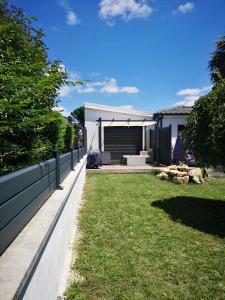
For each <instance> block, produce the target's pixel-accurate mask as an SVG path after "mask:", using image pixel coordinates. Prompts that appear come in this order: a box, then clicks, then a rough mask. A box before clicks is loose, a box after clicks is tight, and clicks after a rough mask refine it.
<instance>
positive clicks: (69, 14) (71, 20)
mask: <svg viewBox="0 0 225 300" xmlns="http://www.w3.org/2000/svg"><path fill="white" fill-rule="evenodd" d="M58 3H59V5H60V6H61V7H62V8H64V10H65V11H66V23H67V24H68V25H70V26H74V25H76V24H77V23H79V19H78V17H77V15H76V13H75V11H74V10H73V9H72V7H71V5H70V1H69V0H58Z"/></svg>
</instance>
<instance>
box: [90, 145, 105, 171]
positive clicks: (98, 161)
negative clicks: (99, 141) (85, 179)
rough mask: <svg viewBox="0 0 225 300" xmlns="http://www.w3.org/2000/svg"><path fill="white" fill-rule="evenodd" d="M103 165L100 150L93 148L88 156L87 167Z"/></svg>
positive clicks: (95, 167) (93, 167)
mask: <svg viewBox="0 0 225 300" xmlns="http://www.w3.org/2000/svg"><path fill="white" fill-rule="evenodd" d="M100 165H102V157H101V153H100V151H99V150H91V151H90V152H89V153H88V157H87V168H88V169H97V168H98V167H99V166H100Z"/></svg>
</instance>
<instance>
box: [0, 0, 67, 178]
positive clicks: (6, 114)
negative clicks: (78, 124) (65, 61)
mask: <svg viewBox="0 0 225 300" xmlns="http://www.w3.org/2000/svg"><path fill="white" fill-rule="evenodd" d="M33 21H34V18H30V17H27V16H25V14H24V12H23V11H22V9H18V8H16V7H14V6H9V5H8V3H7V1H5V0H4V1H1V3H0V36H1V38H0V120H1V121H0V173H4V172H7V171H11V170H14V169H17V168H20V167H23V166H26V165H29V164H32V163H35V162H37V161H40V160H41V159H45V158H47V157H48V156H49V154H50V153H51V151H52V150H53V149H55V147H58V148H59V149H60V150H61V149H63V147H64V142H63V137H62V135H63V131H64V125H63V123H62V122H63V120H62V118H61V119H60V117H59V115H58V114H56V113H55V112H53V111H52V109H53V107H54V106H55V105H56V104H57V100H56V99H57V98H56V97H57V95H58V94H59V89H60V86H61V85H63V84H70V83H71V82H69V81H68V80H67V77H68V76H67V73H66V72H65V71H64V70H63V68H62V67H61V65H60V61H56V60H55V61H51V60H49V58H48V53H47V48H46V46H45V44H44V42H43V40H42V39H43V37H44V34H43V32H42V31H41V30H39V29H36V28H34V27H33V26H32V23H33ZM71 84H72V83H71ZM54 128H55V130H56V131H55V132H53V130H54ZM60 128H61V129H62V131H60V130H61V129H60ZM48 130H50V131H51V134H52V135H50V134H48V133H47V131H48Z"/></svg>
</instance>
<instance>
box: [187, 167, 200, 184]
mask: <svg viewBox="0 0 225 300" xmlns="http://www.w3.org/2000/svg"><path fill="white" fill-rule="evenodd" d="M188 174H189V176H190V177H191V178H193V177H197V178H198V179H199V180H200V181H202V179H203V176H202V170H201V169H200V168H195V169H192V170H190V171H189V173H188Z"/></svg>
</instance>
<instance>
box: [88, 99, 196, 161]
mask: <svg viewBox="0 0 225 300" xmlns="http://www.w3.org/2000/svg"><path fill="white" fill-rule="evenodd" d="M179 109H180V110H179ZM188 109H189V111H187V110H186V107H176V108H172V109H167V110H161V111H158V112H156V113H154V114H153V113H150V112H142V111H137V110H133V109H126V108H123V107H113V106H107V105H100V104H94V103H85V127H86V130H87V148H88V149H89V148H90V147H91V148H92V149H98V150H100V151H101V152H102V153H103V156H104V154H105V153H110V161H112V162H115V161H116V162H119V161H120V160H121V157H122V156H123V155H124V154H129V155H138V154H139V152H140V151H141V150H147V151H149V150H150V149H151V148H152V149H153V154H154V155H153V158H152V159H153V160H154V161H157V162H159V163H164V164H167V161H168V163H169V162H170V161H171V160H172V154H173V149H174V147H175V144H176V140H177V136H178V133H179V130H181V129H182V128H183V127H182V126H184V125H185V124H186V117H187V115H188V114H189V113H190V108H188ZM162 128H164V129H163V130H162Z"/></svg>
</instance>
